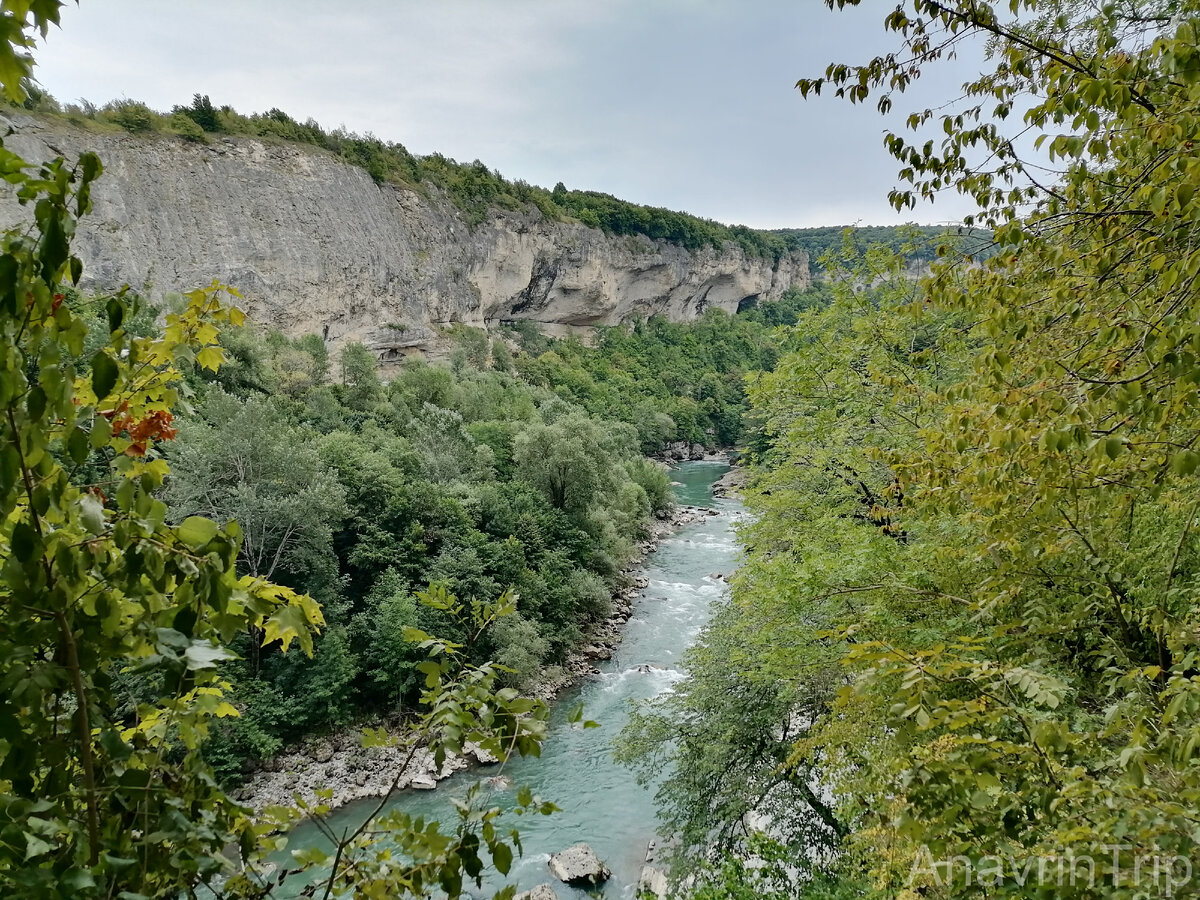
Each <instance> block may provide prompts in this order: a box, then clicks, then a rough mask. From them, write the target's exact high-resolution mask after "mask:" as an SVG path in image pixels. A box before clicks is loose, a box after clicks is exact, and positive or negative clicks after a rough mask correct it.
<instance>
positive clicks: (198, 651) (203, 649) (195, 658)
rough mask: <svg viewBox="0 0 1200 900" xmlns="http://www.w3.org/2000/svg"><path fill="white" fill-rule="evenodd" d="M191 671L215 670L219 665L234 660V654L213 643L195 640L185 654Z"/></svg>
mask: <svg viewBox="0 0 1200 900" xmlns="http://www.w3.org/2000/svg"><path fill="white" fill-rule="evenodd" d="M184 657H185V659H186V660H187V667H188V668H189V669H215V668H216V667H217V663H220V662H224V661H225V660H227V659H233V654H232V653H230V652H229V651H228V650H226V649H225V648H224V647H222V646H220V645H218V644H214V643H212V642H211V641H200V640H194V641H192V643H191V644H190V645H189V646H188V648H187V650H186V651H185V652H184Z"/></svg>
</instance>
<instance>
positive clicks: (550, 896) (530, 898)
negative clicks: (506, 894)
mask: <svg viewBox="0 0 1200 900" xmlns="http://www.w3.org/2000/svg"><path fill="white" fill-rule="evenodd" d="M513 900H558V894H556V893H555V892H554V888H552V887H550V885H548V884H539V885H538V886H537V887H535V888H534V889H533V890H532V891H522V892H521V893H519V894H517V896H515V897H513Z"/></svg>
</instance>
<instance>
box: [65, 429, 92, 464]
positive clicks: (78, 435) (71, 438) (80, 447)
mask: <svg viewBox="0 0 1200 900" xmlns="http://www.w3.org/2000/svg"><path fill="white" fill-rule="evenodd" d="M91 452H92V448H91V447H90V446H89V445H88V434H87V432H86V431H84V430H83V429H82V428H72V429H71V433H70V434H69V435H68V436H67V455H68V456H69V457H71V462H73V463H75V465H77V466H80V465H83V463H84V462H85V461H86V460H87V458H88V455H89V454H90V453H91Z"/></svg>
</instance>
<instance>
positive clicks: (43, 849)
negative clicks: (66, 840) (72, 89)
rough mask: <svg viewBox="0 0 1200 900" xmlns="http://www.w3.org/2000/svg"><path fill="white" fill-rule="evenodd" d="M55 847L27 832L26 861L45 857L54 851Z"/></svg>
mask: <svg viewBox="0 0 1200 900" xmlns="http://www.w3.org/2000/svg"><path fill="white" fill-rule="evenodd" d="M53 849H54V847H53V845H51V844H50V843H49V842H48V841H45V840H43V839H42V838H40V837H38V836H37V835H36V834H31V833H30V832H28V831H27V832H25V859H26V860H30V859H33V858H34V857H37V856H43V855H44V854H46V853H49V852H50V851H51V850H53Z"/></svg>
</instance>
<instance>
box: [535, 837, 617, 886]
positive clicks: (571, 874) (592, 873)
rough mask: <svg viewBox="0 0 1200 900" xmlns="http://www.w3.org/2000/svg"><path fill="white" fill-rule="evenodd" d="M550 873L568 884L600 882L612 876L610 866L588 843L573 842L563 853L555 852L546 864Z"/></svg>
mask: <svg viewBox="0 0 1200 900" xmlns="http://www.w3.org/2000/svg"><path fill="white" fill-rule="evenodd" d="M546 865H547V866H548V867H549V869H550V874H551V875H553V876H554V877H555V878H557V879H558V880H559V881H562V882H565V883H566V884H576V885H581V884H593V885H594V884H600V883H602V882H604V881H607V880H608V879H609V878H611V877H612V872H610V871H609V869H608V866H606V865H604V863H602V862H601V861H600V860H599V859H598V858H597V856H596V852H595V851H594V850H592V848H591V847H589V846H588V845H587V844H573V845H572V846H570V847H568V848H567V849H566V850H563V851H562V852H561V853H555V854H554V855H553V856H551V857H550V860H549V862H547V864H546Z"/></svg>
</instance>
